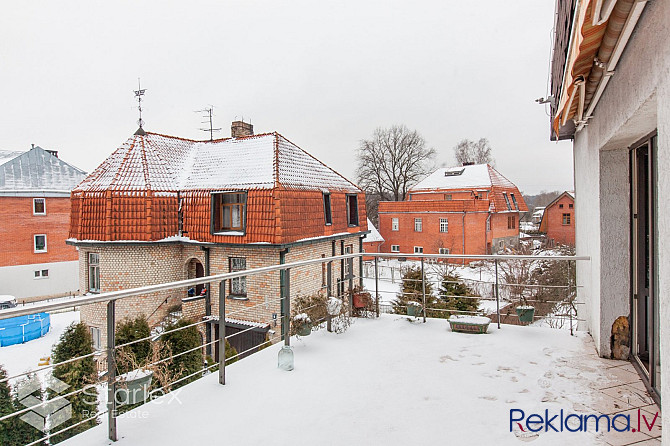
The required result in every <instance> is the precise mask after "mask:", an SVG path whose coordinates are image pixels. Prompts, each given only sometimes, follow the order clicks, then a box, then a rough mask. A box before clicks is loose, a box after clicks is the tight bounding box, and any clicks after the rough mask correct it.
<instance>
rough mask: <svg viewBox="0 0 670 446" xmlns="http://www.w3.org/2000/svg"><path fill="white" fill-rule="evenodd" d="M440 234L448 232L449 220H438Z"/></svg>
mask: <svg viewBox="0 0 670 446" xmlns="http://www.w3.org/2000/svg"><path fill="white" fill-rule="evenodd" d="M440 232H449V220H447V219H446V218H440Z"/></svg>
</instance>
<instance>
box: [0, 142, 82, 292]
mask: <svg viewBox="0 0 670 446" xmlns="http://www.w3.org/2000/svg"><path fill="white" fill-rule="evenodd" d="M85 176H86V172H84V171H82V170H80V169H78V168H76V167H74V166H72V165H70V164H68V163H66V162H65V161H63V160H61V159H59V158H58V152H56V151H53V150H44V149H42V148H41V147H35V146H33V148H32V149H31V150H29V151H27V152H9V151H0V294H11V295H13V296H16V297H17V298H31V297H54V296H62V295H67V294H70V293H72V294H76V293H77V291H78V289H79V281H78V280H77V277H78V274H77V271H78V266H77V260H78V258H79V256H78V254H77V250H76V249H75V248H73V247H72V246H68V245H67V244H66V243H65V240H66V239H67V238H68V229H69V224H70V190H71V189H72V188H74V187H75V186H76V185H77V184H78V183H79V182H80V181H81V180H83V179H84V177H85Z"/></svg>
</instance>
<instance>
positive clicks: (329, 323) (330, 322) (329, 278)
mask: <svg viewBox="0 0 670 446" xmlns="http://www.w3.org/2000/svg"><path fill="white" fill-rule="evenodd" d="M327 271H328V273H327V281H328V293H327V294H328V296H329V297H330V296H332V289H333V261H332V260H331V261H330V262H328V268H327ZM326 330H328V331H329V332H332V331H333V317H332V316H331V315H330V314H329V315H328V317H327V318H326Z"/></svg>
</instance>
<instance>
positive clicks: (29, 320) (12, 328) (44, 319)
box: [0, 313, 51, 347]
mask: <svg viewBox="0 0 670 446" xmlns="http://www.w3.org/2000/svg"><path fill="white" fill-rule="evenodd" d="M49 328H51V317H50V316H49V313H37V314H31V315H28V316H18V317H12V318H9V319H3V320H0V347H6V346H8V345H14V344H23V343H24V342H28V341H32V340H33V339H37V338H41V337H42V336H44V335H45V334H47V333H49Z"/></svg>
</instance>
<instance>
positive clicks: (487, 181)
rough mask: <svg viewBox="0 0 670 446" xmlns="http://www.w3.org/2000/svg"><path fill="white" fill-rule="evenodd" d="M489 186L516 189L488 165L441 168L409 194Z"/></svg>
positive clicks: (413, 188)
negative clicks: (422, 191)
mask: <svg viewBox="0 0 670 446" xmlns="http://www.w3.org/2000/svg"><path fill="white" fill-rule="evenodd" d="M491 186H501V187H516V186H514V184H513V183H512V182H511V181H509V180H508V179H507V178H505V177H504V176H502V175H501V174H500V172H498V171H497V170H495V169H494V168H493V167H491V166H490V165H488V164H473V165H470V166H458V167H442V168H440V169H437V170H436V171H435V172H433V173H431V174H430V175H428V176H427V177H426V178H424V179H423V180H422V181H420V182H419V183H418V184H417V185H416V186H414V187H412V188H411V189H410V192H417V191H421V190H435V189H463V188H477V187H483V188H488V187H491Z"/></svg>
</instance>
